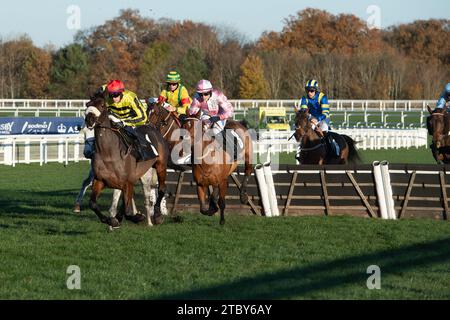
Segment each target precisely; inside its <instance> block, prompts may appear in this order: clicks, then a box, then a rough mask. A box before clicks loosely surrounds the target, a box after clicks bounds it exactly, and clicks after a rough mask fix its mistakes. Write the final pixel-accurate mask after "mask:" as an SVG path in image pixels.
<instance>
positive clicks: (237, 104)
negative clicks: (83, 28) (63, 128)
mask: <svg viewBox="0 0 450 320" xmlns="http://www.w3.org/2000/svg"><path fill="white" fill-rule="evenodd" d="M142 101H143V102H145V101H144V100H142ZM229 101H230V102H231V103H232V104H233V105H234V108H235V110H243V109H249V108H253V109H254V108H259V107H286V108H291V107H293V106H297V105H298V103H299V101H300V97H299V98H298V99H290V100H283V99H280V100H276V99H275V100H273V99H272V100H244V99H230V100H229ZM86 102H88V100H49V99H0V109H5V108H12V109H16V108H27V109H49V110H50V109H59V110H61V111H62V110H64V109H77V110H78V109H82V110H84V108H85V104H86ZM329 102H330V104H331V107H332V109H334V110H349V111H357V110H359V111H364V110H379V111H383V110H385V111H386V110H393V111H402V110H403V111H412V110H422V111H425V110H426V107H427V104H429V105H430V106H433V107H434V105H435V104H436V102H437V100H329Z"/></svg>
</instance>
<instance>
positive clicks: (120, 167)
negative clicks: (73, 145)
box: [85, 96, 169, 227]
mask: <svg viewBox="0 0 450 320" xmlns="http://www.w3.org/2000/svg"><path fill="white" fill-rule="evenodd" d="M86 106H87V107H88V109H87V110H86V117H85V122H86V126H87V127H88V128H90V129H92V128H94V130H95V139H96V143H95V149H96V153H95V157H94V159H93V164H92V168H93V170H94V174H95V177H94V181H93V184H92V193H91V198H90V201H89V207H90V208H91V209H92V210H93V211H94V212H95V214H96V215H97V216H98V217H99V219H100V221H101V222H103V223H106V224H108V225H110V226H111V227H118V226H119V225H120V223H119V221H118V220H117V219H116V218H115V217H106V216H104V215H103V214H102V212H101V211H100V209H99V207H98V205H97V199H98V197H99V196H100V193H101V191H102V190H103V188H104V187H105V186H107V187H109V188H113V189H120V190H122V192H123V195H124V196H123V199H124V207H125V214H126V215H128V216H131V215H132V201H131V200H132V198H133V187H134V184H135V182H136V181H137V180H138V179H139V178H141V177H142V176H143V175H144V174H145V173H146V172H147V171H148V170H149V169H150V168H151V167H154V168H155V169H156V172H157V175H158V183H159V186H158V197H157V200H156V203H155V206H154V216H153V219H154V223H155V224H160V223H162V216H161V209H160V204H161V200H162V199H163V197H164V195H165V192H166V181H165V180H166V169H167V160H168V156H169V151H168V147H167V143H166V142H165V141H164V139H163V137H162V136H161V134H160V133H159V131H157V130H155V129H154V128H152V127H151V126H148V125H144V126H140V127H138V128H137V131H138V133H139V134H144V135H145V136H146V139H149V140H151V142H152V144H153V145H154V146H155V148H156V150H157V153H158V156H157V157H156V158H154V159H151V160H147V161H140V162H137V161H136V157H135V156H134V153H133V152H130V148H129V147H128V146H127V145H126V143H125V142H124V139H123V138H122V136H121V133H120V132H119V130H118V129H116V128H115V127H113V126H112V125H111V122H110V120H109V118H108V109H107V106H106V103H105V100H104V98H103V97H101V96H96V97H94V98H92V99H91V101H89V102H88V103H87V104H86ZM145 196H146V197H147V196H149V195H145ZM150 219H151V217H150V214H149V213H148V212H147V221H148V223H149V225H151V224H152V223H151V220H150ZM140 220H142V219H140ZM135 222H138V221H135Z"/></svg>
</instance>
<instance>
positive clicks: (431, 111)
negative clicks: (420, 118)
mask: <svg viewBox="0 0 450 320" xmlns="http://www.w3.org/2000/svg"><path fill="white" fill-rule="evenodd" d="M427 109H428V112H429V113H430V114H432V113H433V110H431V108H430V105H429V104H427Z"/></svg>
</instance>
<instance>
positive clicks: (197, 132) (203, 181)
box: [183, 114, 253, 225]
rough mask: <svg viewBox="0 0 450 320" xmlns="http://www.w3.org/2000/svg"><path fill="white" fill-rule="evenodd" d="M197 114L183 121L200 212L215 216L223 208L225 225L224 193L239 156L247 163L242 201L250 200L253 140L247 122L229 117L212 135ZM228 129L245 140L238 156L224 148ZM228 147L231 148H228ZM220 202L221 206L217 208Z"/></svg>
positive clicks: (244, 202) (221, 211)
mask: <svg viewBox="0 0 450 320" xmlns="http://www.w3.org/2000/svg"><path fill="white" fill-rule="evenodd" d="M198 116H199V114H198V115H197V116H196V117H191V118H187V119H186V120H185V122H184V124H183V129H186V130H187V132H188V136H186V137H185V139H190V140H191V150H192V173H193V177H194V181H195V182H196V184H197V196H198V199H199V201H200V212H201V213H202V214H204V215H208V216H213V215H214V214H215V213H216V212H217V211H218V210H219V209H220V224H221V225H223V224H224V223H225V195H226V193H227V189H228V177H229V176H230V175H231V174H232V173H233V171H234V170H236V168H237V166H238V160H239V159H244V163H245V170H244V179H243V181H242V184H241V187H240V201H241V203H242V204H247V202H248V194H247V184H248V180H249V178H250V175H251V173H252V170H253V167H252V162H251V157H252V155H253V153H252V141H251V137H250V134H249V132H248V129H247V127H246V126H245V124H244V123H241V122H237V121H234V120H228V121H227V123H226V126H225V128H224V130H223V131H222V132H221V133H219V134H218V135H217V136H216V137H212V135H211V131H212V130H211V129H210V130H207V125H206V123H204V122H203V121H202V120H200V119H199V118H198ZM206 121H208V120H206ZM227 129H229V130H234V132H235V133H236V134H238V135H239V138H240V139H241V142H242V148H241V149H240V150H239V151H238V154H237V157H236V159H235V157H233V155H230V153H229V152H227V151H225V150H224V148H223V139H221V136H223V133H225V132H226V130H227ZM219 136H220V137H219ZM205 138H206V139H205ZM199 139H201V141H199ZM228 141H229V140H228ZM228 141H227V142H228ZM227 144H228V143H227ZM198 149H200V152H198V151H199V150H198ZM227 149H232V148H230V147H227ZM233 151H234V150H233ZM210 186H212V188H213V192H212V194H210V196H209V201H207V197H206V195H207V189H208V188H209V187H210ZM217 198H218V200H217ZM208 202H209V203H208ZM217 204H218V206H219V207H217Z"/></svg>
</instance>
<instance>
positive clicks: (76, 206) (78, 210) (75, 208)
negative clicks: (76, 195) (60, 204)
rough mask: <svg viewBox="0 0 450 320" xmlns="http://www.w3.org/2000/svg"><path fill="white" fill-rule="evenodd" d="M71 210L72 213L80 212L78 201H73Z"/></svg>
mask: <svg viewBox="0 0 450 320" xmlns="http://www.w3.org/2000/svg"><path fill="white" fill-rule="evenodd" d="M73 212H74V213H80V212H81V207H80V204H79V203H75V206H74V207H73Z"/></svg>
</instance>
